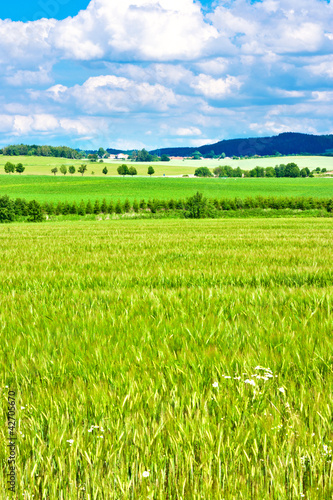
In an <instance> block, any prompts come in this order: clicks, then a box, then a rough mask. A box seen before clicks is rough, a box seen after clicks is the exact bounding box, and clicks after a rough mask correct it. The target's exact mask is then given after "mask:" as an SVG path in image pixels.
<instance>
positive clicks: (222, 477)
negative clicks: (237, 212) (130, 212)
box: [0, 219, 333, 500]
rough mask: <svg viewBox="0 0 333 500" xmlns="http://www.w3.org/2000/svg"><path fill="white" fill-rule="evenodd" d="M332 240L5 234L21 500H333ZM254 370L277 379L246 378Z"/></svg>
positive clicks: (68, 227)
mask: <svg viewBox="0 0 333 500" xmlns="http://www.w3.org/2000/svg"><path fill="white" fill-rule="evenodd" d="M332 230H333V221H331V220H310V219H309V220H302V221H299V220H290V219H289V220H279V221H277V220H274V221H271V220H246V221H244V220H232V221H231V220H223V221H213V220H209V221H207V220H205V221H158V222H157V221H147V222H144V221H126V223H123V222H122V221H113V222H88V223H85V222H81V223H76V224H73V223H61V224H60V223H59V224H58V223H54V224H44V225H43V224H41V225H24V224H21V225H17V224H13V225H11V226H10V227H6V226H0V246H1V248H2V256H1V266H0V303H1V311H0V329H1V332H2V349H1V354H0V369H1V380H2V385H1V392H2V394H3V396H2V398H1V400H2V405H1V406H0V411H1V418H2V422H5V420H6V419H5V412H6V411H7V410H6V408H7V407H6V397H7V391H8V389H6V388H5V386H9V387H10V388H12V389H14V390H15V391H16V404H17V414H16V418H17V425H18V429H17V430H18V432H19V434H18V435H19V438H18V445H17V447H18V450H17V451H18V460H17V497H18V498H23V491H24V490H25V492H26V498H32V495H34V498H50V499H55V498H57V499H60V500H72V499H73V500H74V499H77V498H88V495H90V496H89V498H92V499H93V498H94V499H108V500H116V499H119V498H122V499H124V500H126V499H130V498H131V499H133V500H136V499H139V498H140V499H141V498H154V499H158V500H165V499H166V498H170V499H171V498H172V499H175V498H188V499H199V498H206V499H213V498H224V499H226V500H229V499H230V500H233V499H235V498H244V499H250V498H255V499H264V498H267V499H268V498H276V499H279V500H287V499H288V500H289V499H290V498H300V497H302V496H304V497H305V498H311V499H312V500H315V499H318V500H319V499H320V500H322V499H324V498H332V495H333V487H332V484H333V481H332V480H333V477H332V467H331V456H330V448H331V447H332V445H331V440H332V426H331V423H332V418H333V399H332V394H333V376H332V368H331V367H332V357H333V351H332V329H333V321H332V310H333V302H332V290H333V273H332V262H331V255H332V252H333V240H332ZM258 365H261V366H263V367H266V368H269V369H270V370H271V371H272V375H273V377H266V378H268V380H264V379H259V380H258V379H257V378H256V377H254V376H253V375H254V374H259V373H261V374H263V373H265V372H263V371H260V370H257V369H256V367H257V366H258ZM225 376H228V377H230V378H225ZM234 377H236V378H234ZM247 379H249V380H253V381H254V382H253V383H254V384H255V387H253V386H252V385H250V384H248V383H245V380H247ZM214 382H218V387H216V388H214V387H213V383H214ZM279 388H284V390H285V393H282V392H281V391H280V390H279ZM21 406H22V407H23V409H22V408H21ZM92 424H93V425H97V426H100V427H103V430H101V428H99V429H97V428H95V429H94V430H93V431H92V432H88V430H89V429H90V428H91V425H92ZM6 433H7V431H6V426H5V425H2V426H1V429H0V434H1V443H2V445H1V447H0V451H1V454H0V458H1V460H2V462H3V463H4V462H5V460H6V458H7V456H8V448H6V443H7V440H6V438H7V434H6ZM20 433H22V434H20ZM101 435H102V436H104V437H103V438H100V437H99V436H101ZM70 439H73V444H72V445H70V444H69V443H68V441H67V440H70ZM326 446H327V448H325V447H326ZM145 470H150V476H149V478H144V477H143V475H142V473H143V471H145ZM4 472H5V469H4V468H1V471H0V489H1V491H2V492H4V491H5V484H4ZM83 487H84V488H85V492H83V490H82V488H83ZM84 493H85V495H84ZM48 495H49V496H48Z"/></svg>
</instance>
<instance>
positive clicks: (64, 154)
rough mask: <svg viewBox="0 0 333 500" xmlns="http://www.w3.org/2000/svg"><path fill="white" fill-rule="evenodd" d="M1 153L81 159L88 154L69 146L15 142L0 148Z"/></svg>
mask: <svg viewBox="0 0 333 500" xmlns="http://www.w3.org/2000/svg"><path fill="white" fill-rule="evenodd" d="M0 154H3V155H6V156H54V157H56V158H72V159H73V160H74V159H77V160H80V159H81V158H84V157H85V156H86V155H85V153H84V152H82V151H77V150H76V149H72V148H69V147H67V146H37V145H36V144H34V145H32V146H29V145H27V144H15V145H11V146H7V147H5V148H3V149H0Z"/></svg>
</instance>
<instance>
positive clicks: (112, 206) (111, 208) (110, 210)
mask: <svg viewBox="0 0 333 500" xmlns="http://www.w3.org/2000/svg"><path fill="white" fill-rule="evenodd" d="M108 213H109V214H114V205H113V201H112V200H111V201H110V203H109V205H108Z"/></svg>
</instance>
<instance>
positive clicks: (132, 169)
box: [128, 167, 138, 177]
mask: <svg viewBox="0 0 333 500" xmlns="http://www.w3.org/2000/svg"><path fill="white" fill-rule="evenodd" d="M128 174H129V175H131V176H132V177H133V175H138V171H137V169H136V168H135V167H130V168H129V169H128Z"/></svg>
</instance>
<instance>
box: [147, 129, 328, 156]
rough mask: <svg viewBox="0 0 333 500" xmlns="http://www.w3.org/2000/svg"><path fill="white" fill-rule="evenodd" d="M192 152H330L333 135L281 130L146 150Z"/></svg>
mask: <svg viewBox="0 0 333 500" xmlns="http://www.w3.org/2000/svg"><path fill="white" fill-rule="evenodd" d="M194 151H200V153H202V154H207V153H210V152H211V151H214V153H215V154H216V155H220V154H222V153H225V154H226V156H254V155H259V156H266V155H275V154H276V153H280V154H281V155H289V154H302V153H304V154H311V155H320V154H333V135H310V134H299V133H296V132H284V133H282V134H279V135H277V136H273V137H253V138H250V139H228V140H224V141H219V142H216V143H215V144H207V145H204V146H200V147H197V148H188V147H187V148H163V149H155V150H154V151H150V153H152V154H157V153H158V154H159V155H162V154H167V155H169V156H190V155H191V154H192V153H194Z"/></svg>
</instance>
